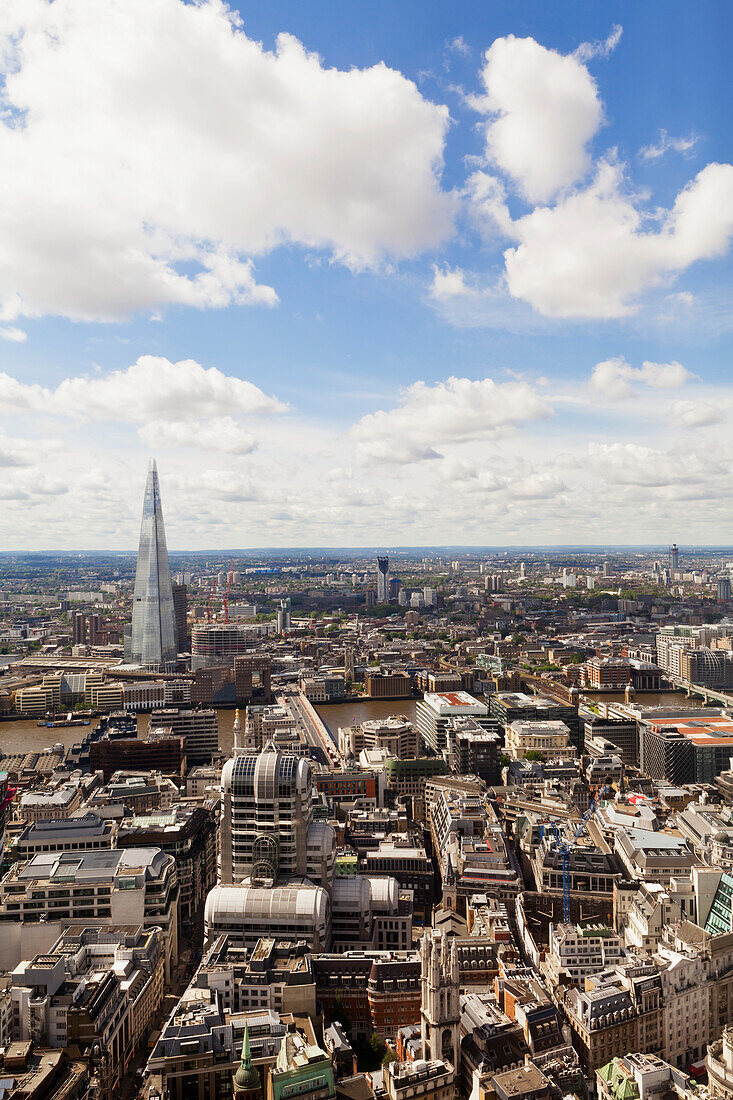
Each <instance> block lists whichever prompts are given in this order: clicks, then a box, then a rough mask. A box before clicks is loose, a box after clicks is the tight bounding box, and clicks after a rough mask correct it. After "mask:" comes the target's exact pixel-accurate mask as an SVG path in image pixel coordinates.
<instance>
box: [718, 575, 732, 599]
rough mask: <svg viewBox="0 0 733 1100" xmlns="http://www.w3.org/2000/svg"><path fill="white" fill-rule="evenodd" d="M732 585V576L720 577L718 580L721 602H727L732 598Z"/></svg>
mask: <svg viewBox="0 0 733 1100" xmlns="http://www.w3.org/2000/svg"><path fill="white" fill-rule="evenodd" d="M730 593H731V585H730V577H720V579H719V580H718V600H719V601H720V602H721V603H727V601H728V600H729V599H730Z"/></svg>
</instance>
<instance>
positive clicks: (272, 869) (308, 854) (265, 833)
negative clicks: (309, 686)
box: [219, 724, 336, 887]
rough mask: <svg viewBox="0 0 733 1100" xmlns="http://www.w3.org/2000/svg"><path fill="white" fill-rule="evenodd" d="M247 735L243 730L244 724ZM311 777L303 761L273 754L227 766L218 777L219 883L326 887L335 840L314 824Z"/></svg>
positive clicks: (247, 756) (266, 750) (270, 747)
mask: <svg viewBox="0 0 733 1100" xmlns="http://www.w3.org/2000/svg"><path fill="white" fill-rule="evenodd" d="M245 729H246V724H245ZM313 790H314V785H313V772H312V771H311V766H310V763H309V762H308V761H307V760H306V759H305V758H304V757H302V756H291V755H289V754H287V753H281V752H278V751H277V749H276V748H275V746H274V744H273V743H272V741H268V743H267V744H266V745H265V746H264V747H263V749H262V751H261V752H260V753H257V754H255V753H248V752H246V751H245V752H244V753H242V754H240V755H239V756H235V757H234V758H233V759H231V760H227V762H226V764H225V765H224V768H223V769H222V773H221V799H222V801H221V850H220V865H219V866H220V881H221V882H222V883H237V882H242V881H243V880H245V879H250V881H251V882H252V883H253V884H255V883H266V884H269V885H271V884H273V883H276V882H277V881H278V880H279V879H289V878H290V879H292V878H310V879H311V880H312V881H313V882H315V883H316V884H317V885H319V886H325V887H330V880H331V877H332V874H333V864H334V860H335V851H336V838H335V836H336V835H335V833H334V831H333V829H332V828H331V826H330V825H325V823H324V822H320V821H315V822H314V821H313Z"/></svg>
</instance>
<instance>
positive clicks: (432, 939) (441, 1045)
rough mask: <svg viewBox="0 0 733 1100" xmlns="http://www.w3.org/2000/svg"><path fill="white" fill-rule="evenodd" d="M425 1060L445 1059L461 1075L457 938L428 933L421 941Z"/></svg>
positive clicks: (421, 1027)
mask: <svg viewBox="0 0 733 1100" xmlns="http://www.w3.org/2000/svg"><path fill="white" fill-rule="evenodd" d="M420 980H421V986H422V1003H421V1005H420V1032H421V1037H422V1056H423V1058H425V1059H431V1058H442V1059H443V1060H444V1061H446V1062H450V1064H451V1065H452V1066H453V1068H454V1069H455V1070H456V1071H457V1070H458V1069H459V1067H460V1053H461V1034H460V1021H461V1006H460V984H459V983H460V977H459V971H458V950H457V946H456V940H455V937H454V936H451V938H450V939H448V938H447V937H446V935H445V933H441V934H440V935H437V934H436V933H434V932H426V933H425V935H424V936H423V938H422V940H421V941H420Z"/></svg>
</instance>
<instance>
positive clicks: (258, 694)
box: [234, 654, 272, 707]
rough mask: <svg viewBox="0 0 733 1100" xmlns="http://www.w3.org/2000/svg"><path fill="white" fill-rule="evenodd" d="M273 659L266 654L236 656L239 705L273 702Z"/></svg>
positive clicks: (235, 678)
mask: <svg viewBox="0 0 733 1100" xmlns="http://www.w3.org/2000/svg"><path fill="white" fill-rule="evenodd" d="M271 665H272V661H271V659H270V658H269V657H267V656H265V655H264V654H257V655H254V654H253V655H249V654H247V655H246V656H243V657H235V658H234V693H235V695H236V699H237V706H240V707H246V706H249V705H250V704H251V703H255V704H257V705H259V706H262V705H263V704H267V703H271V702H272V685H271Z"/></svg>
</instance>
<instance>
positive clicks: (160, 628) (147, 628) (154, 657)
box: [128, 459, 177, 669]
mask: <svg viewBox="0 0 733 1100" xmlns="http://www.w3.org/2000/svg"><path fill="white" fill-rule="evenodd" d="M176 658H177V653H176V622H175V611H174V607H173V590H172V586H171V573H170V566H169V564H168V548H167V546H166V541H165V527H164V525H163V510H162V508H161V504H160V489H159V487H158V469H157V467H156V465H155V459H151V460H150V466H149V468H148V480H147V482H146V484H145V499H144V501H143V518H142V523H141V525H140V546H139V549H138V553H137V569H136V570H135V596H134V600H133V604H132V632H131V635H130V651H129V654H128V659H129V660H130V661H131V662H133V663H134V664H138V665H143V666H144V667H145V668H152V669H165V668H166V667H169V666H173V665H175V664H176Z"/></svg>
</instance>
